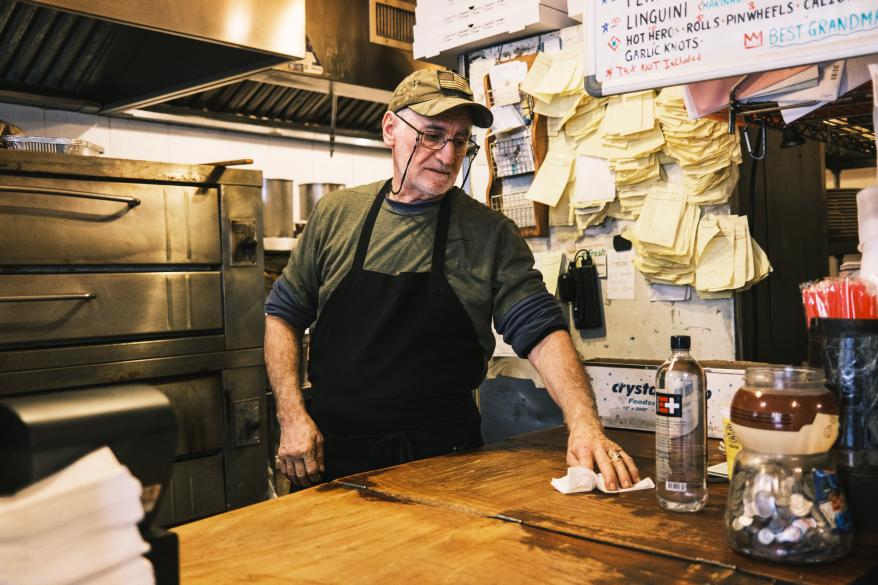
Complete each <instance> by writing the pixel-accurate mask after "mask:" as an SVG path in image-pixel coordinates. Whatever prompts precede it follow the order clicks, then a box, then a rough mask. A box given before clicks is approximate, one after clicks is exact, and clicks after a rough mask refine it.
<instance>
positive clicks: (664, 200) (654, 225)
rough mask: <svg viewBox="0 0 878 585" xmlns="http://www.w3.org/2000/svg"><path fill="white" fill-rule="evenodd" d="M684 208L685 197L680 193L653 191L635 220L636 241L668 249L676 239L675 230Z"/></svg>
mask: <svg viewBox="0 0 878 585" xmlns="http://www.w3.org/2000/svg"><path fill="white" fill-rule="evenodd" d="M685 207H686V195H685V193H683V192H682V191H667V192H660V191H653V192H651V193H650V194H649V195H647V197H646V204H645V205H644V206H643V211H641V213H640V219H638V220H637V226H636V233H637V239H638V240H640V241H641V242H648V243H650V244H656V245H659V246H664V247H666V248H670V247H672V246H673V245H674V242H675V241H676V239H677V229H678V228H679V226H680V220H681V219H682V218H683V211H684V209H685Z"/></svg>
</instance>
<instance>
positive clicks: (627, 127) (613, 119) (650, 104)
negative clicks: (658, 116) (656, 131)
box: [603, 90, 655, 136]
mask: <svg viewBox="0 0 878 585" xmlns="http://www.w3.org/2000/svg"><path fill="white" fill-rule="evenodd" d="M654 95H655V93H654V92H653V91H652V90H649V91H641V92H637V93H627V94H623V95H617V96H613V97H611V98H610V101H609V102H607V113H606V119H607V123H606V125H605V126H604V127H603V130H604V132H605V133H606V134H613V135H617V136H626V135H628V134H637V133H638V132H645V131H646V130H649V129H650V128H653V127H654V126H655V102H654V101H653V96H654Z"/></svg>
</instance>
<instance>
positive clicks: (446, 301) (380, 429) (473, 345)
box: [308, 181, 487, 480]
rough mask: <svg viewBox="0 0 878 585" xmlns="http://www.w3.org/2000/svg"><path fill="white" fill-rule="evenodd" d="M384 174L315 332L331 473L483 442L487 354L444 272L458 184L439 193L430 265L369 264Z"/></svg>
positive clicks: (314, 412) (317, 391) (313, 368)
mask: <svg viewBox="0 0 878 585" xmlns="http://www.w3.org/2000/svg"><path fill="white" fill-rule="evenodd" d="M389 189H390V181H387V183H385V184H384V186H383V187H382V188H381V190H380V191H379V192H378V195H377V196H376V197H375V201H374V202H373V204H372V207H371V209H370V210H369V214H368V215H367V216H366V220H365V223H364V224H363V228H362V231H361V233H360V239H359V243H358V245H357V251H356V256H355V257H354V262H353V265H352V267H351V269H350V272H348V274H347V275H346V276H345V277H344V279H343V280H342V281H341V283H340V284H339V285H338V288H337V289H336V290H335V291H334V292H333V293H332V296H331V297H330V298H329V300H328V301H327V302H326V305H325V306H324V308H323V310H322V311H321V314H320V318H319V319H318V320H317V323H316V324H315V326H314V328H313V333H312V336H311V359H310V362H309V364H308V373H309V377H310V379H311V387H312V399H311V406H310V408H311V416H312V418H313V419H314V421H315V423H316V424H317V426H318V428H319V429H320V431H321V432H322V433H323V437H324V461H325V464H326V473H325V474H324V476H323V477H324V479H326V480H331V479H335V478H338V477H343V476H345V475H350V474H353V473H359V472H361V471H366V470H370V469H377V468H379V467H386V466H389V465H396V464H399V463H404V462H406V461H412V460H414V459H422V458H424V457H432V456H435V455H440V454H444V453H449V452H452V451H455V450H459V449H464V448H468V447H474V446H478V445H481V444H482V438H481V432H480V426H481V419H480V417H479V413H478V409H477V408H476V406H475V403H474V401H473V397H472V391H473V390H474V389H475V388H476V387H477V386H478V385H479V383H480V382H481V381H482V378H483V377H484V375H485V370H486V366H487V363H486V360H485V358H484V354H483V352H482V349H481V347H480V346H479V343H478V339H477V337H476V333H475V330H474V328H473V325H472V322H471V321H470V318H469V315H468V314H467V312H466V310H465V309H464V307H463V305H462V304H461V302H460V300H459V299H458V298H457V296H456V295H455V294H454V291H453V290H452V289H451V287H450V286H449V285H448V281H447V280H446V279H445V275H444V265H445V245H446V242H447V239H448V224H449V219H450V217H451V199H452V197H453V196H454V195H455V194H456V188H452V189H451V190H450V191H449V192H448V193H446V194H445V196H444V197H443V198H442V202H441V203H440V207H439V214H438V219H437V224H436V237H435V241H434V244H433V259H432V264H431V269H430V272H423V273H413V272H412V273H401V274H395V275H392V274H382V273H379V272H371V271H368V270H364V269H363V264H364V262H365V259H366V251H367V250H368V248H369V241H370V239H371V236H372V229H373V227H374V226H375V219H376V218H377V217H378V212H379V210H380V209H381V205H382V203H383V202H384V198H385V196H386V195H387V192H388V191H389Z"/></svg>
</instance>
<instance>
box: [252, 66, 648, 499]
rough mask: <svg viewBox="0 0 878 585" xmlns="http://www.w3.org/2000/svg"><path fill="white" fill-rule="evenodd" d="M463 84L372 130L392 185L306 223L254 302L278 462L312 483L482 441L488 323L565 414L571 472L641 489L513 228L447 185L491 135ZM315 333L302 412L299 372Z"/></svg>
mask: <svg viewBox="0 0 878 585" xmlns="http://www.w3.org/2000/svg"><path fill="white" fill-rule="evenodd" d="M491 121H492V116H491V112H490V110H488V109H487V108H485V107H484V106H482V105H480V104H477V103H475V102H474V101H473V99H472V92H471V91H470V88H469V84H468V83H467V81H466V79H464V78H463V77H460V76H459V75H457V74H455V73H451V72H448V71H435V70H420V71H417V72H415V73H413V74H411V75H409V76H408V77H407V78H406V79H404V80H403V81H402V82H401V83H400V84H399V86H398V87H397V88H396V91H395V92H394V94H393V98H392V99H391V101H390V104H389V106H388V111H387V112H386V113H385V114H384V118H383V120H382V131H383V137H384V143H385V144H387V145H388V146H389V147H390V148H391V154H392V164H393V176H392V178H391V179H388V180H386V181H380V182H377V183H372V184H369V185H363V186H360V187H354V188H351V189H346V190H342V191H337V192H335V193H331V194H329V195H327V196H326V197H324V198H323V199H321V200H320V201H319V202H318V204H317V206H316V208H315V209H314V211H313V212H312V214H311V216H310V218H309V221H308V226H307V228H306V229H305V231H304V233H303V235H302V239H301V241H300V242H299V244H298V246H297V247H296V249H295V250H294V252H293V254H292V256H291V258H290V263H289V265H288V266H287V268H286V270H285V271H284V274H283V277H282V278H280V279H278V281H277V283H276V284H275V287H274V289H273V291H272V293H271V295H270V296H269V300H268V302H267V303H266V331H265V361H266V366H267V368H268V374H269V377H270V379H271V385H272V388H273V389H274V392H275V397H276V400H277V411H278V419H279V421H280V425H281V437H280V447H279V449H278V463H279V465H280V466H281V469H282V470H283V471H284V472H285V473H286V474H287V475H288V476H289V477H290V479H291V480H292V481H293V483H295V484H297V485H301V486H308V485H311V484H313V483H317V482H319V481H321V480H326V479H333V478H337V477H342V476H344V475H349V474H352V473H357V472H360V471H365V470H368V469H375V468H379V467H384V466H388V465H394V464H398V463H402V462H405V461H410V460H414V459H420V458H424V457H431V456H435V455H440V454H443V453H449V452H452V451H457V450H461V449H466V448H470V447H475V446H478V445H481V444H482V438H481V434H480V417H479V413H478V410H477V408H476V406H475V404H474V402H473V398H472V390H473V389H474V388H476V387H478V385H479V384H480V383H481V381H482V380H483V379H484V376H485V372H486V368H487V362H488V359H489V358H490V356H491V354H492V353H493V349H494V337H493V333H492V331H491V320H492V319H493V321H494V323H495V324H496V328H497V331H498V332H500V333H501V334H503V336H504V339H505V340H506V341H507V342H509V343H510V344H511V345H512V347H513V348H514V349H515V350H516V352H517V353H518V355H520V356H522V357H527V359H528V360H530V362H531V363H532V364H533V365H534V366H535V367H536V369H537V370H538V371H539V372H540V374H541V375H542V377H543V380H544V381H545V383H546V387H547V389H548V391H549V393H550V394H551V396H552V398H553V399H554V400H555V402H557V403H558V405H559V406H560V407H561V409H562V410H563V412H564V418H565V421H566V422H567V426H568V428H569V431H570V436H569V440H568V449H567V463H568V465H584V466H586V467H590V468H595V467H598V468H599V470H600V471H601V472H603V474H604V477H605V479H606V480H607V483H608V485H609V486H610V487H613V486H616V485H618V484H621V485H622V486H623V487H627V486H630V485H631V483H632V480H633V481H637V480H639V477H638V472H637V467H636V466H635V465H634V462H633V460H632V459H631V457H629V456H628V455H627V454H625V453H624V452H623V451H622V449H620V448H619V446H618V445H616V444H615V443H613V442H612V441H610V440H609V439H608V438H607V437H606V436H605V435H604V432H603V427H602V426H601V423H600V420H599V419H598V415H597V411H596V408H595V403H594V396H593V394H592V391H591V388H590V386H589V383H588V381H587V379H586V377H585V375H584V372H583V368H582V364H581V363H580V361H579V358H578V356H577V354H576V351H575V350H574V348H573V344H572V342H571V340H570V336H569V334H568V332H567V326H566V323H565V320H564V318H563V313H562V311H561V309H560V307H559V305H558V303H557V302H556V301H555V299H554V297H552V296H551V295H550V294H549V293H548V292H547V291H546V288H545V286H544V284H543V281H542V278H541V277H540V274H539V273H538V272H537V271H536V270H534V268H533V255H532V254H531V252H530V250H529V249H528V247H527V244H526V243H525V241H524V240H523V239H522V238H521V236H520V235H519V233H518V230H517V228H516V227H515V225H514V224H513V223H512V222H511V221H510V220H508V219H507V218H505V217H503V216H502V215H500V214H499V213H496V212H494V211H492V210H491V209H488V208H487V207H485V206H484V205H482V204H481V203H479V202H476V201H475V200H474V199H472V198H470V197H468V196H467V195H466V193H464V192H463V191H461V190H460V189H458V188H456V187H454V186H453V185H454V181H455V179H456V177H457V174H458V172H459V171H460V167H461V164H462V162H463V159H464V158H465V156H466V155H467V154H468V153H471V152H474V151H475V150H476V148H477V147H476V146H475V144H474V142H473V141H472V139H471V137H470V130H471V128H472V126H473V124H475V125H477V126H479V127H482V128H487V127H489V126H490V125H491ZM309 326H310V327H311V352H310V362H309V375H310V379H311V385H312V400H311V405H310V408H309V409H307V410H306V408H305V404H304V401H303V398H302V393H301V390H300V380H299V379H298V373H297V368H296V364H297V362H298V355H299V350H300V346H301V336H302V331H303V330H304V329H305V328H306V327H309Z"/></svg>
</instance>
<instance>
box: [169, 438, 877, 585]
mask: <svg viewBox="0 0 878 585" xmlns="http://www.w3.org/2000/svg"><path fill="white" fill-rule="evenodd" d="M609 434H610V435H611V437H612V438H613V439H614V440H616V441H617V442H618V443H619V444H621V445H622V446H623V447H624V448H625V449H626V451H628V453H630V454H631V455H632V456H634V457H635V459H636V461H637V464H638V466H639V467H640V469H641V472H642V473H643V474H644V475H649V476H654V467H655V465H654V460H653V458H652V457H653V454H654V443H653V441H654V439H653V435H652V433H643V432H637V431H610V433H609ZM711 444H712V445H714V446H715V442H712V443H711ZM565 448H566V431H565V430H564V429H560V428H558V429H550V430H546V431H539V432H536V433H530V434H528V435H522V436H520V437H517V438H515V439H512V440H509V441H506V442H503V443H498V444H495V445H491V446H488V447H484V448H482V449H478V450H474V451H470V452H466V453H459V454H454V455H448V456H444V457H437V458H434V459H429V460H424V461H416V462H413V463H409V464H406V465H401V466H397V467H394V468H389V469H385V470H380V471H373V472H368V473H363V474H359V475H355V476H351V477H348V478H344V479H343V480H339V481H336V482H333V483H331V484H325V485H323V486H319V487H316V488H312V489H308V490H305V491H302V492H298V493H295V494H291V495H289V496H285V497H283V498H279V499H277V500H272V501H269V502H264V503H262V504H257V505H255V506H250V507H248V508H243V509H240V510H236V511H233V512H229V513H226V514H222V515H220V516H215V517H212V518H208V519H205V520H202V521H199V522H195V523H192V524H188V525H185V526H181V527H179V528H177V529H175V531H176V532H177V533H178V535H179V537H180V558H181V583H182V585H196V584H201V583H205V584H207V583H211V584H222V583H242V582H246V583H291V582H300V583H314V584H317V583H382V582H383V583H395V582H403V581H410V582H412V583H504V584H508V583H536V582H542V583H714V582H723V583H765V582H770V581H775V582H776V581H780V582H803V583H845V582H852V581H854V580H855V579H857V578H858V577H860V576H862V575H863V574H864V573H866V572H867V571H868V570H869V569H870V567H873V566H874V564H875V562H876V559H878V547H871V548H868V547H864V546H858V547H855V549H854V551H853V552H852V554H851V555H850V556H849V557H848V558H846V559H844V560H842V561H839V562H837V563H833V564H830V565H822V566H800V565H789V566H788V565H781V564H774V563H763V562H758V561H754V560H751V559H749V558H747V557H743V556H740V555H738V554H736V553H734V552H733V551H732V550H731V549H730V548H729V547H728V545H727V544H726V541H725V529H724V526H723V520H722V513H723V509H724V507H725V499H726V494H727V485H726V484H713V483H712V484H710V499H709V501H708V505H707V507H706V509H705V510H703V511H702V512H700V513H697V514H678V513H671V512H666V511H664V510H662V509H661V508H659V506H658V504H657V503H656V499H655V492H654V491H653V490H644V491H640V492H631V493H628V494H621V495H607V494H601V493H597V492H592V493H588V494H576V495H567V496H565V495H561V494H559V493H558V492H556V491H555V490H554V489H552V487H551V486H550V485H549V479H550V478H552V477H560V476H562V475H563V474H564V472H565V463H564V452H565ZM711 453H712V456H711V459H717V458H719V457H720V456H719V454H717V453H715V448H712V449H711Z"/></svg>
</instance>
